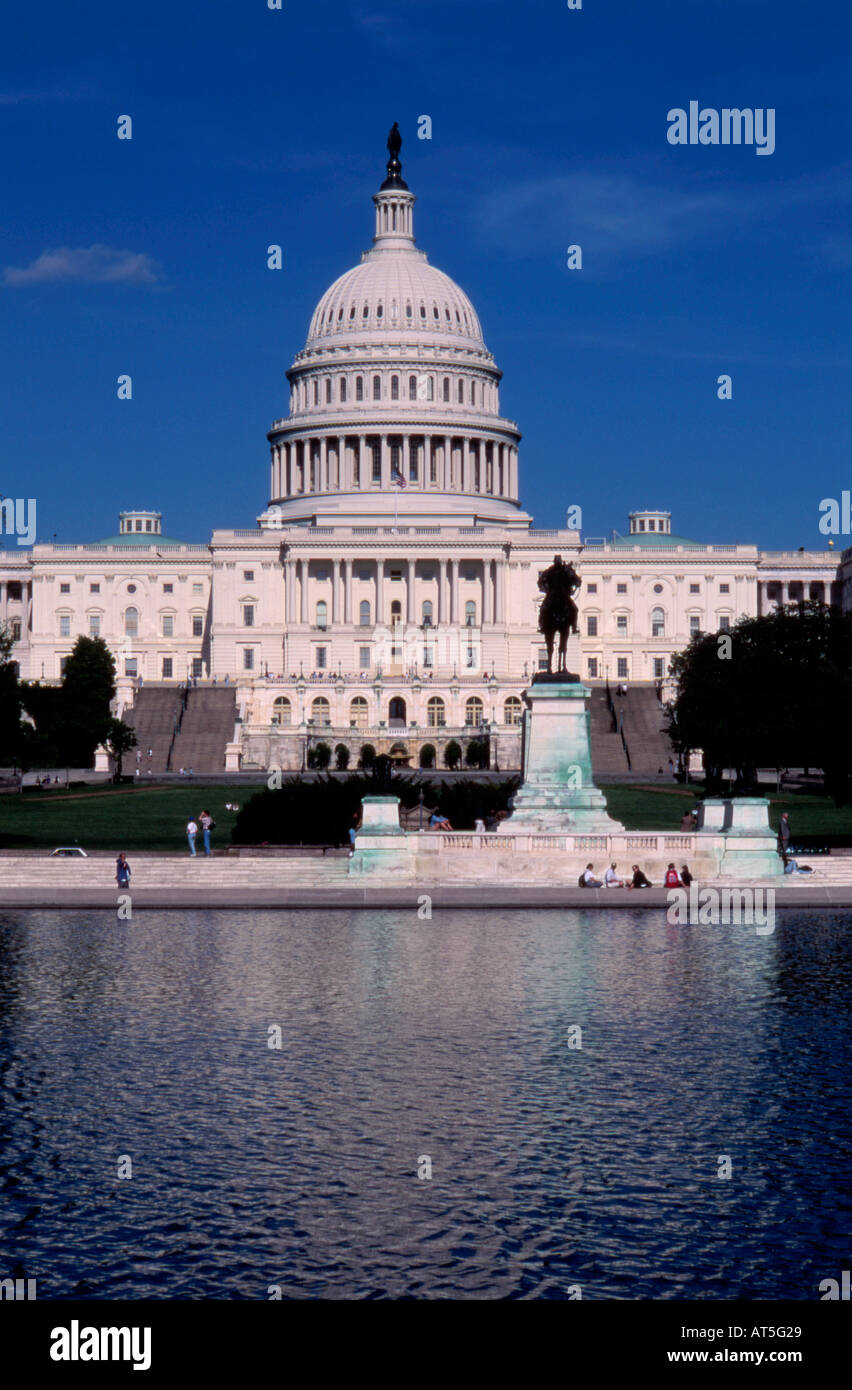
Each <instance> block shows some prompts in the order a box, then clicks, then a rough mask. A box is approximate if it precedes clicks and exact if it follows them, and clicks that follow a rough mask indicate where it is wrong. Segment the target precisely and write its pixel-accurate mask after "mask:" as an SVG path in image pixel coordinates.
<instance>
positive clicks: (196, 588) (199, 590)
mask: <svg viewBox="0 0 852 1390" xmlns="http://www.w3.org/2000/svg"><path fill="white" fill-rule="evenodd" d="M192 592H193V593H194V594H203V593H204V585H203V584H193V586H192Z"/></svg>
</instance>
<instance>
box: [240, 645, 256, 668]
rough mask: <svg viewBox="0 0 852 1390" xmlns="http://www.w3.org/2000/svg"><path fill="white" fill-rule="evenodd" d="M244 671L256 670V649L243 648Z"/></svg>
mask: <svg viewBox="0 0 852 1390" xmlns="http://www.w3.org/2000/svg"><path fill="white" fill-rule="evenodd" d="M243 670H244V671H253V670H254V647H243Z"/></svg>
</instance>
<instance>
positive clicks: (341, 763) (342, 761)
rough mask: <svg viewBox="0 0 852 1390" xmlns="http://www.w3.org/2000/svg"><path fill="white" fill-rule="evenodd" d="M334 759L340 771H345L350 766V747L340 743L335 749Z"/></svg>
mask: <svg viewBox="0 0 852 1390" xmlns="http://www.w3.org/2000/svg"><path fill="white" fill-rule="evenodd" d="M334 761H335V764H336V766H337V770H338V772H345V771H346V769H347V767H348V766H349V749H348V748H347V747H346V744H345V743H338V745H337V747H336V748H335V750H334Z"/></svg>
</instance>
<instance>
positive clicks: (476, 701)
mask: <svg viewBox="0 0 852 1390" xmlns="http://www.w3.org/2000/svg"><path fill="white" fill-rule="evenodd" d="M464 722H465V724H473V725H475V726H478V725H480V724H481V723H482V701H481V700H480V698H479V696H478V695H471V697H470V699H468V700H465V703H464Z"/></svg>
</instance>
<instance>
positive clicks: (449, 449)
mask: <svg viewBox="0 0 852 1390" xmlns="http://www.w3.org/2000/svg"><path fill="white" fill-rule="evenodd" d="M452 480H453V441H452V438H451V436H450V435H448V434H445V435H444V483H443V489H442V490H443V491H444V492H450V491H451V490H452Z"/></svg>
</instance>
